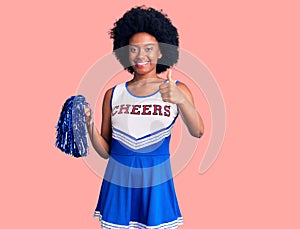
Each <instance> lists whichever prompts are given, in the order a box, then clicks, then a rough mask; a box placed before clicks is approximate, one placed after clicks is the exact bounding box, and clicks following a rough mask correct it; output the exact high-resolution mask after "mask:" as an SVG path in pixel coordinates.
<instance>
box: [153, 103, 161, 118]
mask: <svg viewBox="0 0 300 229" xmlns="http://www.w3.org/2000/svg"><path fill="white" fill-rule="evenodd" d="M157 112H159V115H162V112H161V105H156V104H154V105H153V115H157Z"/></svg>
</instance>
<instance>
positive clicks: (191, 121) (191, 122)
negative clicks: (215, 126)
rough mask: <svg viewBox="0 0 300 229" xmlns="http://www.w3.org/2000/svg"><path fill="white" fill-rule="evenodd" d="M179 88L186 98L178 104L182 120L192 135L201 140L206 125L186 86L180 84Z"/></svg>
mask: <svg viewBox="0 0 300 229" xmlns="http://www.w3.org/2000/svg"><path fill="white" fill-rule="evenodd" d="M177 86H178V88H179V89H180V90H181V91H182V92H183V94H184V97H185V98H184V99H183V100H182V102H181V103H179V104H178V107H179V111H180V114H181V117H182V120H183V122H184V123H185V125H186V126H187V128H188V130H189V132H190V134H191V135H192V136H194V137H197V138H200V137H201V136H202V135H203V133H204V124H203V120H202V118H201V116H200V115H199V113H198V112H197V110H196V108H195V105H194V99H193V96H192V94H191V92H190V90H189V89H188V87H187V86H186V85H185V84H183V83H178V85H177Z"/></svg>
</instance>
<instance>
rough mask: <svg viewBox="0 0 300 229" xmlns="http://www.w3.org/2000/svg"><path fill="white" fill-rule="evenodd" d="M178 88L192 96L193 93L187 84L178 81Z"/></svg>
mask: <svg viewBox="0 0 300 229" xmlns="http://www.w3.org/2000/svg"><path fill="white" fill-rule="evenodd" d="M176 85H177V87H179V88H180V89H181V90H182V91H183V92H185V94H188V95H192V92H191V91H190V89H189V88H188V86H187V85H186V84H185V83H182V82H180V81H178V83H177V84H176Z"/></svg>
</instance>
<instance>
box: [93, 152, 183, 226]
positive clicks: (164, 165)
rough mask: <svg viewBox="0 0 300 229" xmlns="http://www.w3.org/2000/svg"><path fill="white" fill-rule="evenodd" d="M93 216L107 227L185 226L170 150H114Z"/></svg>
mask: <svg viewBox="0 0 300 229" xmlns="http://www.w3.org/2000/svg"><path fill="white" fill-rule="evenodd" d="M125 151H126V150H125ZM94 216H95V217H98V218H99V220H100V222H101V225H102V228H104V229H115V228H119V229H120V228H122V229H125V228H126V229H133V228H134V229H139V228H140V229H158V228H159V229H163V228H166V229H175V228H177V227H178V226H179V225H182V224H183V219H182V216H181V212H180V209H179V205H178V201H177V197H176V193H175V189H174V183H173V178H172V172H171V166H170V155H169V153H165V154H161V153H159V154H156V153H155V151H154V152H151V153H145V154H141V153H135V152H127V153H126V152H125V154H124V150H123V151H122V153H121V154H119V153H117V152H112V153H111V155H110V159H109V161H108V164H107V168H106V172H105V176H104V179H103V182H102V186H101V190H100V195H99V199H98V203H97V206H96V209H95V211H94Z"/></svg>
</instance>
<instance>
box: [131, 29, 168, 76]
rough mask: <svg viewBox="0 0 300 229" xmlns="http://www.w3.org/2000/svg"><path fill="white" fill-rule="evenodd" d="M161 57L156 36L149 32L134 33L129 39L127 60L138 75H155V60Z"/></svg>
mask: <svg viewBox="0 0 300 229" xmlns="http://www.w3.org/2000/svg"><path fill="white" fill-rule="evenodd" d="M161 57H162V54H161V52H160V49H159V45H158V42H157V40H156V38H155V37H154V36H152V35H150V34H149V33H144V32H141V33H136V34H134V35H133V36H132V37H131V38H130V39H129V62H130V64H131V66H132V67H133V69H134V72H135V73H136V74H138V75H145V74H148V73H153V74H155V75H156V64H157V60H158V59H159V58H161Z"/></svg>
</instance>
